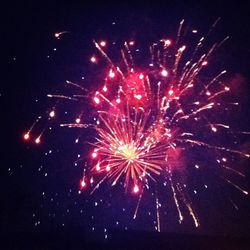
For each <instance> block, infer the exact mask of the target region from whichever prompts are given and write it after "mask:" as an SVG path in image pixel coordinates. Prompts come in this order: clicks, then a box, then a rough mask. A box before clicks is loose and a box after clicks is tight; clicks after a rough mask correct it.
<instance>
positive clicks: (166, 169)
mask: <svg viewBox="0 0 250 250" xmlns="http://www.w3.org/2000/svg"><path fill="white" fill-rule="evenodd" d="M183 23H184V22H183V21H182V22H181V23H180V26H179V29H178V33H177V37H176V39H175V41H174V40H173V41H172V40H170V39H161V40H160V41H158V42H156V43H153V44H152V45H151V46H150V47H149V58H148V59H147V66H146V67H145V66H143V67H139V66H137V64H136V61H135V60H134V58H133V52H134V51H135V48H134V46H135V41H130V42H125V43H124V44H123V46H122V48H121V58H122V59H121V60H120V62H119V63H114V62H113V60H112V58H111V57H110V56H109V55H108V53H107V52H106V48H107V47H108V43H107V42H106V41H99V42H97V41H95V40H94V41H93V42H94V45H95V47H96V49H97V52H98V55H93V56H91V57H90V62H91V63H93V64H96V65H98V62H99V61H104V62H105V63H106V66H105V69H104V72H105V73H104V74H105V75H104V77H103V80H102V82H103V85H102V86H101V87H99V88H98V89H96V90H94V91H88V90H86V88H85V87H82V86H81V85H79V84H76V83H72V82H70V81H66V83H67V84H69V85H72V86H73V87H75V88H78V89H80V90H81V91H82V95H73V96H68V95H52V94H49V95H48V97H51V98H56V99H58V100H74V101H78V100H81V99H82V98H83V97H84V98H87V99H88V100H89V105H91V106H92V107H94V109H95V111H94V113H95V114H96V116H97V118H96V121H95V123H93V124H86V123H82V119H81V116H82V114H83V113H82V114H81V115H80V116H78V117H77V118H76V120H75V122H72V123H62V124H60V125H61V126H62V127H69V128H72V127H76V128H84V129H92V130H94V131H95V132H96V141H95V142H93V143H90V145H91V147H92V149H91V152H90V158H91V163H90V164H89V165H90V166H89V167H87V168H86V169H84V175H83V177H82V178H81V181H80V185H81V188H83V189H91V193H93V192H94V191H96V190H97V189H99V188H100V187H101V184H102V183H103V182H107V183H110V185H111V186H115V185H117V184H119V185H122V186H123V187H124V189H125V191H126V192H128V191H130V192H132V193H134V194H138V197H139V199H138V203H137V206H136V209H135V213H134V218H136V216H137V213H138V209H139V207H140V203H141V199H142V195H143V193H144V192H146V191H145V190H147V189H151V186H152V183H156V185H153V186H154V187H156V188H157V185H159V186H160V185H162V182H164V183H165V182H166V183H167V184H168V185H169V187H170V190H171V192H172V197H173V201H174V203H175V205H176V209H177V211H178V216H179V222H180V223H181V222H182V221H183V219H184V213H183V210H184V208H185V209H186V210H187V211H188V213H189V214H190V216H191V217H192V219H193V221H194V224H195V226H196V227H198V226H199V225H200V222H199V219H198V216H197V214H196V212H195V210H194V207H193V204H192V202H191V199H190V198H189V195H188V192H187V191H186V188H185V187H186V184H185V181H184V180H185V178H183V177H182V178H178V177H176V175H178V173H181V172H184V170H183V169H185V171H188V169H187V167H185V166H188V164H187V163H185V159H186V158H187V157H188V156H187V155H189V154H202V153H200V152H199V149H201V150H202V152H205V153H203V154H204V157H206V154H207V152H211V153H212V154H214V158H215V160H216V162H217V164H218V165H219V166H220V167H222V168H224V169H226V170H227V171H231V172H232V173H234V174H236V175H239V176H241V177H242V176H244V174H243V173H241V172H239V171H238V170H237V169H235V168H231V167H230V165H227V164H226V163H227V161H228V159H229V160H230V158H231V156H233V157H246V158H249V157H250V155H249V153H248V152H243V151H241V150H239V149H237V148H233V147H227V146H224V145H222V144H221V141H220V140H219V139H216V138H217V137H216V135H217V134H218V133H220V132H221V131H222V132H221V133H222V134H223V133H225V131H230V133H233V132H232V130H231V128H230V125H228V124H225V123H223V121H219V122H218V121H217V120H216V122H214V120H215V119H214V118H213V114H214V113H215V114H216V113H218V114H219V116H221V115H220V114H221V110H222V109H223V107H225V105H226V107H229V106H230V105H234V106H237V105H238V103H229V104H228V103H223V96H224V95H227V93H228V92H229V91H230V87H229V86H228V85H227V84H226V81H225V75H226V70H224V69H223V70H221V71H220V72H218V73H217V74H215V76H214V77H203V75H202V74H203V72H204V70H205V68H206V67H208V65H209V62H210V60H211V58H212V56H213V55H214V52H215V51H216V50H217V49H219V48H220V47H221V45H222V44H223V43H224V42H225V41H226V40H227V39H228V37H226V38H225V39H223V40H221V41H219V42H215V43H214V44H212V46H210V47H209V48H208V49H204V48H203V47H204V44H205V43H206V40H207V37H208V35H209V33H210V32H211V31H212V29H213V28H214V26H215V24H216V23H217V21H216V22H215V24H214V25H213V26H212V28H211V30H210V31H209V32H208V35H207V36H204V37H201V39H200V40H199V41H198V43H197V45H196V46H195V47H194V48H192V50H191V49H189V48H188V45H184V44H181V42H182V41H181V40H182V39H181V38H182V31H183ZM63 33H65V32H61V33H56V34H55V37H57V38H59V36H60V35H61V34H63ZM193 33H197V31H196V30H193ZM185 53H186V54H185ZM189 55H190V56H189ZM48 114H49V119H53V118H54V117H55V116H56V106H55V107H53V109H52V110H50V111H49V112H48ZM87 115H88V114H85V116H87ZM40 118H41V117H39V118H38V119H37V120H36V122H35V123H34V124H33V125H32V126H31V128H30V129H29V130H28V132H26V133H25V134H24V140H29V139H30V135H31V132H32V130H33V128H34V127H35V125H36V124H37V123H38V122H39V121H40ZM43 132H44V130H43V131H42V133H40V135H39V136H38V137H37V138H36V139H35V143H37V144H39V143H40V142H41V136H42V134H43ZM238 133H239V131H238ZM242 133H244V134H248V132H242ZM208 134H209V136H207V135H208ZM212 135H214V136H212ZM211 138H213V139H211ZM197 152H198V153H197ZM194 166H195V168H196V169H199V164H198V163H194ZM221 178H222V180H223V181H225V183H227V184H229V185H231V186H233V187H234V188H236V189H237V190H239V191H241V192H242V193H243V194H245V195H248V192H247V191H246V190H245V189H243V188H242V187H241V186H240V185H238V184H235V183H234V182H233V181H232V180H230V179H228V178H226V177H221ZM155 193H156V194H157V191H156V192H155ZM155 204H156V216H157V230H158V231H160V229H161V223H160V207H161V203H160V200H159V198H158V196H157V195H156V198H155ZM183 207H184V208H183Z"/></svg>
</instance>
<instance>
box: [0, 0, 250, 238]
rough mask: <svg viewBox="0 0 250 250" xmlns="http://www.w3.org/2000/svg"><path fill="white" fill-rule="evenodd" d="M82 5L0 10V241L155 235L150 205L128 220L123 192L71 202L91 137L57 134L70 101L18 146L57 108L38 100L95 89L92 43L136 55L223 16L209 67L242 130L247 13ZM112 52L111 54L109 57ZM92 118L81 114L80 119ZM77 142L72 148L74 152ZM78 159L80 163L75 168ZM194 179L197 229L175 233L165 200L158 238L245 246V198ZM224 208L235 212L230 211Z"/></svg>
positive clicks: (171, 5)
mask: <svg viewBox="0 0 250 250" xmlns="http://www.w3.org/2000/svg"><path fill="white" fill-rule="evenodd" d="M90 2H91V4H90V3H82V4H72V3H71V4H62V3H58V4H56V3H44V2H42V1H41V2H40V3H33V4H28V3H18V4H17V3H14V2H13V3H10V4H9V5H8V7H2V12H3V13H2V14H3V16H2V17H3V21H2V26H3V30H2V31H1V34H2V35H1V40H2V41H3V42H4V45H2V47H1V50H2V53H1V54H2V57H1V58H2V61H3V64H4V68H3V69H4V70H3V72H2V75H1V85H0V102H1V104H0V106H1V131H2V140H1V142H2V146H1V151H2V153H1V158H2V160H1V209H0V218H1V219H0V220H1V230H3V231H5V232H15V231H23V232H30V231H45V232H46V231H52V230H57V229H61V228H65V227H66V228H72V231H73V230H74V228H80V230H82V231H83V232H84V233H86V234H87V235H89V237H90V238H91V237H97V238H99V239H106V238H108V237H109V232H110V230H116V229H117V230H138V231H143V230H146V231H155V224H154V221H155V211H154V206H153V205H152V204H151V203H150V202H144V203H143V205H142V208H141V213H140V214H139V216H138V218H137V219H136V220H133V212H134V208H135V206H136V202H137V199H136V198H135V197H133V195H130V194H125V193H124V191H123V190H122V189H120V190H118V191H116V192H114V193H112V191H110V187H109V186H108V185H106V184H104V186H103V187H102V188H100V190H98V192H97V194H93V195H92V196H89V195H88V194H86V193H84V192H81V193H79V190H80V189H79V182H80V179H81V177H82V174H83V172H82V171H83V165H84V162H85V161H86V158H88V155H89V146H88V144H87V143H86V142H87V141H92V142H93V136H94V134H93V133H92V132H88V131H79V129H76V130H73V129H68V128H60V127H59V126H58V124H60V123H61V122H62V121H64V122H65V123H66V122H69V121H70V120H71V119H73V117H74V116H73V115H72V113H74V114H75V113H77V112H81V107H80V106H77V105H75V104H73V103H71V102H69V103H68V104H67V105H65V104H58V106H56V107H57V108H58V110H59V111H60V112H58V117H57V118H56V119H58V122H52V123H48V122H47V121H46V119H41V122H39V123H38V126H37V128H36V132H35V133H36V134H37V135H38V134H39V132H41V131H42V130H43V128H44V127H46V130H45V132H44V135H43V136H42V143H41V144H39V145H35V143H32V142H28V143H27V142H24V141H23V138H22V137H23V133H24V132H25V131H27V130H28V129H29V128H30V126H31V125H32V123H33V122H34V121H35V120H36V119H37V117H38V116H39V115H42V116H46V114H47V115H48V112H49V110H50V109H51V107H53V106H54V105H55V100H51V99H50V98H47V97H46V95H47V94H48V93H54V94H60V93H67V91H69V93H70V91H71V89H70V88H68V87H65V85H64V82H65V81H66V80H70V81H72V82H77V83H79V84H82V85H83V86H85V87H87V88H88V89H93V88H94V82H95V81H96V79H97V78H98V76H99V74H100V72H99V68H98V67H97V68H96V67H93V66H91V65H90V63H89V58H90V56H92V55H93V54H94V53H96V51H95V48H94V45H93V43H92V40H93V39H96V40H100V39H104V40H107V41H112V40H117V41H124V40H126V39H131V38H132V39H135V41H139V42H140V44H141V46H147V45H148V44H149V43H150V42H152V41H155V40H159V39H160V38H161V37H162V36H165V35H168V36H170V37H174V36H175V35H176V32H177V29H178V25H179V22H180V21H181V20H182V19H185V22H186V24H187V25H190V26H191V27H193V28H195V29H198V30H199V31H200V32H201V34H205V33H206V32H207V31H208V30H209V28H210V26H211V24H212V23H213V22H214V21H215V20H216V19H217V17H221V18H222V19H221V21H220V22H219V24H218V26H217V27H216V31H215V32H214V33H213V34H212V35H211V38H209V39H210V40H213V39H217V38H218V37H219V38H221V37H225V36H227V35H229V36H230V40H229V41H228V42H227V43H226V44H225V45H224V46H223V48H222V49H221V50H220V51H219V52H218V54H216V58H215V62H216V63H217V65H218V64H219V65H221V66H222V67H225V68H226V69H227V70H228V72H229V77H231V79H235V81H234V83H232V86H233V88H232V91H233V92H234V94H235V98H236V99H237V100H239V101H241V106H240V108H239V111H236V112H232V115H235V118H233V117H231V118H229V121H230V122H231V123H232V124H233V125H234V127H235V128H237V129H239V130H244V131H250V123H249V115H250V113H249V110H248V107H249V105H250V101H249V95H250V87H249V81H250V73H249V66H250V64H249V58H250V49H249V44H250V33H249V32H250V31H249V25H250V21H249V11H248V7H247V4H240V3H239V2H234V3H230V1H228V2H224V3H223V2H222V3H218V4H216V3H213V4H212V3H200V2H199V3H198V2H197V3H194V2H189V3H185V4H184V3H181V2H176V3H175V1H171V2H165V3H164V4H162V3H157V2H154V1H153V3H140V4H139V3H119V1H117V2H103V3H97V2H96V3H94V2H92V1H90ZM134 2H135V1H134ZM217 2H218V1H217ZM2 14H1V15H2ZM61 31H68V33H65V34H63V35H62V36H61V37H60V39H56V38H55V36H54V34H55V33H56V32H61ZM115 53H117V52H115V50H114V51H112V54H113V57H116V54H115ZM211 67H213V66H211ZM210 69H211V68H210ZM95 77H97V78H95ZM232 81H233V80H232ZM81 105H83V106H84V105H86V104H84V102H83V103H82V104H81ZM46 112H47V113H46ZM89 113H91V110H90V111H89ZM234 113H235V114H234ZM92 118H93V117H92V116H91V115H88V116H87V118H86V119H89V120H90V119H92ZM50 127H51V129H50ZM79 135H80V139H79V141H80V142H79V143H78V144H76V143H75V139H76V138H77V137H78V136H79ZM249 139H250V138H249V135H248V136H245V137H241V138H240V140H241V144H242V145H243V146H242V149H244V150H245V151H247V150H248V152H249V145H250V144H249ZM78 158H81V159H83V160H79V161H77V159H78ZM211 158H212V156H211V155H208V156H207V159H203V163H204V164H212V163H211V162H212V160H211ZM236 163H237V164H238V165H239V166H240V168H242V170H243V171H244V173H245V175H246V177H245V178H243V179H237V180H240V181H238V183H242V186H244V187H245V188H246V189H247V190H250V185H249V183H250V182H249V181H250V171H249V160H248V161H247V160H244V159H241V158H240V159H238V160H237V162H236ZM202 176H203V177H202V179H200V178H201V177H200V175H197V174H196V173H195V172H194V173H193V179H192V178H191V185H193V186H194V187H196V188H197V190H198V195H192V199H193V204H194V207H195V208H196V211H197V213H198V215H199V218H200V222H201V227H199V228H195V226H194V224H193V222H192V220H191V219H190V217H188V216H186V217H187V219H185V220H184V222H183V224H181V225H180V224H179V223H178V216H177V212H176V208H175V206H174V204H171V202H172V203H173V201H171V195H170V194H166V197H165V199H166V204H167V205H166V209H163V210H162V215H163V216H162V221H163V222H162V229H163V231H165V232H177V233H191V234H208V235H235V236H248V237H249V236H250V233H249V232H250V223H249V219H250V218H249V211H250V210H249V209H250V202H249V201H250V200H249V196H245V195H242V193H240V192H239V191H237V190H235V189H233V188H232V187H230V186H229V185H226V184H224V183H223V182H222V181H221V179H218V180H215V179H214V175H211V173H209V171H208V172H206V171H205V174H204V175H202ZM197 179H198V180H197ZM201 183H207V184H208V189H207V190H205V191H204V190H203V189H201V188H200V186H201ZM229 199H231V200H233V202H234V203H235V204H237V209H236V208H235V207H234V206H233V204H232V203H230V201H229ZM146 200H147V197H146ZM148 200H150V197H148ZM77 230H79V229H77Z"/></svg>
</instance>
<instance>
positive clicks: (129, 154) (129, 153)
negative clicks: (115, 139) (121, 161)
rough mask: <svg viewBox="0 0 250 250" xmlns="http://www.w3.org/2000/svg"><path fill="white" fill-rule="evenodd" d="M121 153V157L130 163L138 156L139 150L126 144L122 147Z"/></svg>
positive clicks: (120, 148)
mask: <svg viewBox="0 0 250 250" xmlns="http://www.w3.org/2000/svg"><path fill="white" fill-rule="evenodd" d="M119 151H120V153H121V155H122V156H123V157H124V158H125V159H126V160H128V161H129V162H133V160H134V159H135V158H136V157H137V155H138V151H137V148H136V147H135V146H134V145H133V144H125V145H124V146H120V147H119Z"/></svg>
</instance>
